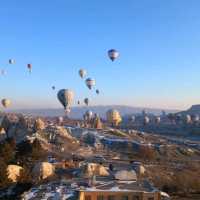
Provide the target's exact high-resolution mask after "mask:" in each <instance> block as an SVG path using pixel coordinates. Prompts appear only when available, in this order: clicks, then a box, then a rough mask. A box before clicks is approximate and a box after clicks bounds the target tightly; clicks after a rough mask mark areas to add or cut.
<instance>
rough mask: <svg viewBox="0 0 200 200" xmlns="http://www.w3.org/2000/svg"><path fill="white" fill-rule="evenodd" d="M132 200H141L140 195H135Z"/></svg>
mask: <svg viewBox="0 0 200 200" xmlns="http://www.w3.org/2000/svg"><path fill="white" fill-rule="evenodd" d="M132 200H140V197H139V196H138V195H134V196H133V199H132Z"/></svg>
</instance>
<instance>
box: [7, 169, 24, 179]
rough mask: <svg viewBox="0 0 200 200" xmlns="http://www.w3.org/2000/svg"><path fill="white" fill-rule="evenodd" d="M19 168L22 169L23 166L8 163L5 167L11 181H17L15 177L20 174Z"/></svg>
mask: <svg viewBox="0 0 200 200" xmlns="http://www.w3.org/2000/svg"><path fill="white" fill-rule="evenodd" d="M21 170H23V168H22V167H20V166H18V165H8V167H7V174H8V178H9V179H10V180H11V181H12V182H17V179H18V177H19V176H20V173H21Z"/></svg>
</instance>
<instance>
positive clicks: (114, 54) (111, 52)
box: [108, 49, 119, 61]
mask: <svg viewBox="0 0 200 200" xmlns="http://www.w3.org/2000/svg"><path fill="white" fill-rule="evenodd" d="M108 57H109V58H110V59H111V60H112V61H114V60H115V59H117V58H118V57H119V52H118V51H117V50H115V49H110V50H109V51H108Z"/></svg>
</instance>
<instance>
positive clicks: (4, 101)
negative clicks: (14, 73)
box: [1, 99, 11, 108]
mask: <svg viewBox="0 0 200 200" xmlns="http://www.w3.org/2000/svg"><path fill="white" fill-rule="evenodd" d="M1 103H2V105H3V107H5V108H8V107H9V106H10V105H11V101H10V100H9V99H2V101H1Z"/></svg>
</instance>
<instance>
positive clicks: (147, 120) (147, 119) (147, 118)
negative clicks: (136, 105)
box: [144, 116, 150, 125]
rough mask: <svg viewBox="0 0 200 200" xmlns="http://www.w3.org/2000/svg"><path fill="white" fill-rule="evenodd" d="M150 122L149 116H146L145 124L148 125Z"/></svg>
mask: <svg viewBox="0 0 200 200" xmlns="http://www.w3.org/2000/svg"><path fill="white" fill-rule="evenodd" d="M149 122H150V119H149V117H147V116H145V117H144V125H147V124H148V123H149Z"/></svg>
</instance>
